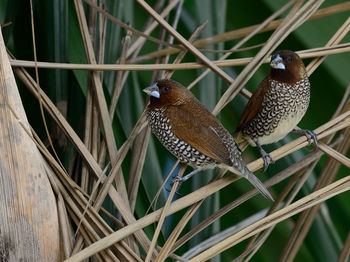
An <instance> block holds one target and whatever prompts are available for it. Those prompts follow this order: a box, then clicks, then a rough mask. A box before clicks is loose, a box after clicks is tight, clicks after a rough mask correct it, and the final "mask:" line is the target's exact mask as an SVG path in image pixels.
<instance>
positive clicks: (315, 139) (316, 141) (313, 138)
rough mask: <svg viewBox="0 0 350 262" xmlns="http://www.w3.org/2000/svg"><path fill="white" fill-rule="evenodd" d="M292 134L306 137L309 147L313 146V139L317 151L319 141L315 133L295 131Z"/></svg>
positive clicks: (302, 130) (301, 130)
mask: <svg viewBox="0 0 350 262" xmlns="http://www.w3.org/2000/svg"><path fill="white" fill-rule="evenodd" d="M292 132H293V133H295V134H298V135H302V136H306V138H307V141H308V142H309V145H311V144H312V141H311V139H312V140H314V145H315V149H317V148H318V139H317V135H316V134H315V132H314V131H311V130H304V129H293V130H292Z"/></svg>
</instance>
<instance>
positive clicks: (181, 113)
mask: <svg viewBox="0 0 350 262" xmlns="http://www.w3.org/2000/svg"><path fill="white" fill-rule="evenodd" d="M144 92H146V93H147V94H148V95H150V96H151V98H150V103H149V105H148V107H147V120H148V123H149V125H150V127H151V130H152V132H153V133H154V134H155V135H156V137H157V138H158V139H159V141H160V142H161V143H162V144H163V145H164V146H165V147H166V148H167V149H168V150H169V151H170V152H171V153H172V154H173V155H175V156H176V157H177V158H178V159H179V160H180V161H181V162H183V163H186V164H188V165H190V166H192V167H194V168H196V169H197V170H201V169H211V168H215V167H220V168H225V169H227V170H229V171H231V172H233V173H235V174H238V175H241V176H243V177H245V178H246V179H248V180H249V182H250V183H252V184H253V185H254V186H255V187H256V188H257V189H258V190H259V191H260V192H261V193H262V194H263V195H264V196H265V197H268V198H270V199H273V198H272V196H271V194H270V193H269V191H268V190H267V189H266V188H265V186H264V185H263V184H262V183H261V182H260V180H259V179H258V178H257V177H256V176H255V175H254V174H253V173H252V172H251V171H250V170H249V169H248V168H247V166H246V165H245V164H244V162H243V160H242V158H241V154H240V151H239V150H238V148H237V145H236V142H235V140H234V138H233V136H232V135H231V134H230V133H229V132H228V131H227V130H226V129H225V128H224V127H223V125H222V124H221V123H220V122H219V121H218V120H217V118H216V117H215V116H214V115H213V114H212V113H211V112H209V110H208V109H206V108H205V107H204V106H203V105H202V104H201V103H200V102H199V101H198V100H197V99H196V97H195V96H194V95H193V94H192V93H191V92H190V91H189V90H188V89H186V88H185V87H184V86H182V85H181V84H179V83H177V82H175V81H172V80H167V79H163V80H158V81H157V82H155V83H154V84H152V85H151V86H149V87H147V88H145V89H144ZM188 178H189V177H188V176H186V179H188Z"/></svg>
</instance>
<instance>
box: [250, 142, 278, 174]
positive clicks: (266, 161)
mask: <svg viewBox="0 0 350 262" xmlns="http://www.w3.org/2000/svg"><path fill="white" fill-rule="evenodd" d="M254 142H255V144H256V146H257V148H258V149H259V151H260V154H261V157H262V159H263V160H264V172H265V171H266V170H267V167H268V166H269V164H270V161H271V163H275V159H273V157H272V156H271V155H270V154H268V153H266V152H265V150H264V149H263V148H262V147H261V145H260V144H259V142H258V140H255V141H254ZM269 159H270V161H269Z"/></svg>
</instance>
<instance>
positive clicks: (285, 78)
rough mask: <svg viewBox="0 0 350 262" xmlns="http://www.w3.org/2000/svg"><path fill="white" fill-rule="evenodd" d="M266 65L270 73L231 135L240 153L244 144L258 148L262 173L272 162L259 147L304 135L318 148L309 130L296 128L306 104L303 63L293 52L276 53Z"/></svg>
mask: <svg viewBox="0 0 350 262" xmlns="http://www.w3.org/2000/svg"><path fill="white" fill-rule="evenodd" d="M270 66H271V70H270V73H269V74H268V75H267V76H266V77H265V78H264V79H263V80H262V82H261V83H260V84H259V86H258V88H257V89H256V90H255V92H254V93H253V94H252V96H251V97H250V99H249V101H248V103H247V105H246V107H245V108H244V110H243V113H242V115H241V117H240V120H239V122H238V125H237V127H236V130H235V132H234V133H233V136H234V137H235V140H236V142H237V143H238V144H239V148H240V149H241V150H244V148H245V147H246V146H247V145H248V144H250V145H252V146H256V147H258V149H259V151H260V153H261V155H262V157H263V160H264V171H266V169H267V167H268V166H269V162H270V161H271V162H272V163H274V162H275V160H274V159H273V158H272V156H271V155H270V154H268V153H266V152H265V150H264V149H263V148H262V147H261V146H262V145H266V144H271V143H274V142H277V141H279V140H281V139H282V138H284V137H285V136H286V135H287V134H288V133H290V132H294V133H297V134H299V135H305V136H306V137H307V139H308V141H309V144H311V138H312V139H313V140H314V144H315V147H316V148H317V145H318V144H317V136H316V134H315V133H314V132H313V131H310V130H300V129H296V126H297V124H298V123H299V122H300V120H301V119H302V118H303V116H304V115H305V113H306V111H307V109H308V107H309V102H310V81H309V78H308V76H307V72H306V69H305V66H304V63H303V61H302V60H301V58H300V57H299V56H298V54H296V53H295V52H293V51H290V50H280V51H277V52H275V53H274V54H273V55H272V56H271V61H270ZM269 160H270V161H269Z"/></svg>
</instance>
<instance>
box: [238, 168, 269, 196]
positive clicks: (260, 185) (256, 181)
mask: <svg viewBox="0 0 350 262" xmlns="http://www.w3.org/2000/svg"><path fill="white" fill-rule="evenodd" d="M239 172H240V173H241V174H240V175H241V176H243V177H245V178H246V179H247V180H248V181H249V182H250V183H251V184H252V185H253V186H254V187H255V188H256V189H258V190H259V192H260V193H261V194H262V195H263V196H264V197H265V198H269V199H271V200H272V201H275V200H274V199H273V197H272V195H271V194H270V192H269V191H268V190H267V188H266V187H265V186H264V184H263V183H262V182H261V181H260V180H259V178H257V177H256V176H255V175H254V174H253V173H252V172H251V171H250V170H249V169H248V167H247V166H245V165H244V166H242V170H239ZM235 173H237V172H235Z"/></svg>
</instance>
